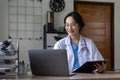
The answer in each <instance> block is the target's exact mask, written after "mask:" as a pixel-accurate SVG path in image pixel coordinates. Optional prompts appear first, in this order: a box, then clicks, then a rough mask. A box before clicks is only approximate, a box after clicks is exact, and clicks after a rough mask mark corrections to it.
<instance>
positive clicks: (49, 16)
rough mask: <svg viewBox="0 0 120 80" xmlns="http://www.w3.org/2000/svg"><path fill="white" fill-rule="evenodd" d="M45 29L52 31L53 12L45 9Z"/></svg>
mask: <svg viewBox="0 0 120 80" xmlns="http://www.w3.org/2000/svg"><path fill="white" fill-rule="evenodd" d="M47 31H54V12H52V11H47Z"/></svg>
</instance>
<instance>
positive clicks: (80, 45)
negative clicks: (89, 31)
mask: <svg viewBox="0 0 120 80" xmlns="http://www.w3.org/2000/svg"><path fill="white" fill-rule="evenodd" d="M84 46H85V42H84V40H83V37H82V36H81V35H80V39H79V49H78V54H79V55H82V53H81V52H80V51H81V50H82V48H83V47H84Z"/></svg>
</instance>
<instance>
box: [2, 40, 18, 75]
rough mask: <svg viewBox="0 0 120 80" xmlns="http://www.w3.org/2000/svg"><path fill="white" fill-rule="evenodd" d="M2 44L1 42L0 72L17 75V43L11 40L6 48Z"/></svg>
mask: <svg viewBox="0 0 120 80" xmlns="http://www.w3.org/2000/svg"><path fill="white" fill-rule="evenodd" d="M3 46H4V45H2V42H1V45H0V48H1V49H0V74H5V75H19V63H18V62H19V43H18V42H12V45H10V46H8V47H7V48H6V49H3ZM8 48H9V49H8Z"/></svg>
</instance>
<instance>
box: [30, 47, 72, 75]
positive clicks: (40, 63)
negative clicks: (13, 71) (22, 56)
mask: <svg viewBox="0 0 120 80" xmlns="http://www.w3.org/2000/svg"><path fill="white" fill-rule="evenodd" d="M28 52H29V59H30V66H31V71H32V74H33V75H42V76H69V75H70V73H69V68H68V61H67V51H66V50H63V49H41V50H29V51H28Z"/></svg>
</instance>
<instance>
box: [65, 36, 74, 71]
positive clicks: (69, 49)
mask: <svg viewBox="0 0 120 80" xmlns="http://www.w3.org/2000/svg"><path fill="white" fill-rule="evenodd" d="M65 44H66V48H67V56H68V62H69V69H70V71H72V67H73V63H74V57H73V56H74V54H73V49H72V46H71V42H70V36H67V38H66V41H65Z"/></svg>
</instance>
